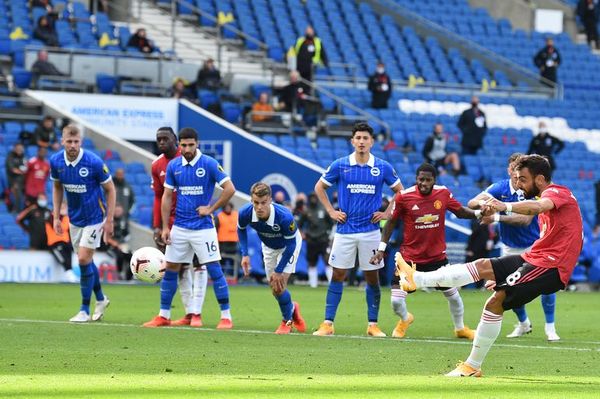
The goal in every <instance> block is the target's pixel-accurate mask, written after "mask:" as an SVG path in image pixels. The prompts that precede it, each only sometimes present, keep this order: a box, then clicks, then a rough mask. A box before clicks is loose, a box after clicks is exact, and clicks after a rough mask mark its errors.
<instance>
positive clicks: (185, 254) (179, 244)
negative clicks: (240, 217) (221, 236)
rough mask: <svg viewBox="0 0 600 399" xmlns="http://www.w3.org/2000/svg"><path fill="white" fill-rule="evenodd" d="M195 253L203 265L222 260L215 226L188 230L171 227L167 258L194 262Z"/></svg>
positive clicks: (178, 261) (174, 260)
mask: <svg viewBox="0 0 600 399" xmlns="http://www.w3.org/2000/svg"><path fill="white" fill-rule="evenodd" d="M194 253H195V254H196V256H198V262H199V263H200V264H201V265H205V264H207V263H212V262H218V261H220V260H221V252H219V240H218V239H217V230H215V229H214V228H210V229H202V230H188V229H184V228H181V227H178V226H173V228H171V244H169V245H167V249H166V251H165V259H166V261H167V262H170V263H192V259H193V257H194Z"/></svg>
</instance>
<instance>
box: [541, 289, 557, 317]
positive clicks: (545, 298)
mask: <svg viewBox="0 0 600 399" xmlns="http://www.w3.org/2000/svg"><path fill="white" fill-rule="evenodd" d="M555 305H556V294H550V295H542V307H543V308H544V315H545V316H546V323H548V324H550V323H554V307H555Z"/></svg>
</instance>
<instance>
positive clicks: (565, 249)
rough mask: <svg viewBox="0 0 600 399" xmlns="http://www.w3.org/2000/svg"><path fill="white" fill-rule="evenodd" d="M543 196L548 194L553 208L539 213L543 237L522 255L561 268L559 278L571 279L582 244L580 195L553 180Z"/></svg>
mask: <svg viewBox="0 0 600 399" xmlns="http://www.w3.org/2000/svg"><path fill="white" fill-rule="evenodd" d="M541 198H548V199H549V200H550V201H552V203H553V204H554V208H552V209H550V210H549V211H547V212H544V213H540V215H539V216H538V224H539V225H540V238H539V240H537V241H536V242H534V243H533V246H532V247H531V250H530V251H529V252H526V253H524V254H523V255H521V256H522V258H523V259H525V261H527V262H529V263H531V264H532V265H534V266H538V267H544V268H548V269H555V268H556V269H558V273H559V274H560V280H561V281H562V282H563V283H565V285H566V284H567V283H568V282H569V279H570V278H571V274H572V273H573V269H575V266H576V265H577V260H578V259H579V254H580V253H581V247H582V245H583V222H582V220H581V212H580V210H579V205H578V204H577V199H575V196H573V194H572V193H571V191H570V190H569V189H568V188H566V187H564V186H559V185H557V184H550V185H549V186H548V187H546V189H545V190H544V191H543V192H542V195H541Z"/></svg>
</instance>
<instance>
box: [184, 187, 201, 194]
mask: <svg viewBox="0 0 600 399" xmlns="http://www.w3.org/2000/svg"><path fill="white" fill-rule="evenodd" d="M178 191H179V194H181V195H203V194H204V187H202V186H181V187H179V190H178Z"/></svg>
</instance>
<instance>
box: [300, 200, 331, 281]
mask: <svg viewBox="0 0 600 399" xmlns="http://www.w3.org/2000/svg"><path fill="white" fill-rule="evenodd" d="M298 228H299V229H300V231H301V232H302V239H304V241H305V242H306V260H307V261H308V284H309V285H310V286H311V287H312V288H317V285H318V280H319V276H318V271H317V263H318V261H319V256H320V257H321V258H322V259H323V262H324V263H325V264H326V265H327V262H328V259H327V255H328V248H329V237H330V235H331V229H332V228H333V221H332V220H331V218H330V217H329V215H328V214H327V212H326V211H325V208H324V207H323V205H321V203H320V202H319V199H318V198H317V195H316V194H315V193H310V194H309V195H308V204H307V206H306V208H305V210H304V212H303V213H302V214H301V215H300V220H299V221H298Z"/></svg>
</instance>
